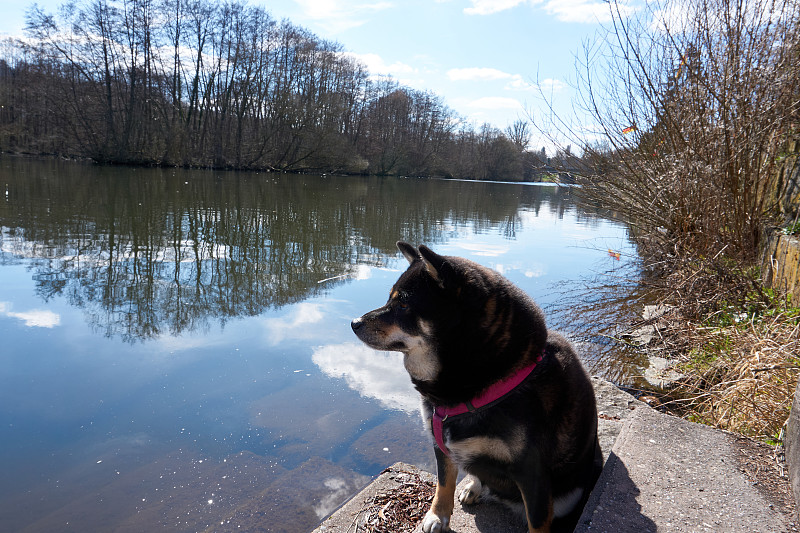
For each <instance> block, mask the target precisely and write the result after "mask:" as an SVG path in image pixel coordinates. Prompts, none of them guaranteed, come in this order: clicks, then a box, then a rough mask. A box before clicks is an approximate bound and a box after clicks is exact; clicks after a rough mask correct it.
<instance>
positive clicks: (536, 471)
mask: <svg viewBox="0 0 800 533" xmlns="http://www.w3.org/2000/svg"><path fill="white" fill-rule="evenodd" d="M519 472H520V475H519V476H518V477H517V476H515V477H514V481H515V483H516V484H517V487H518V488H519V491H520V493H521V494H522V503H523V504H525V517H526V518H527V519H528V532H529V533H550V525H551V524H552V522H553V495H552V493H551V488H550V479H549V478H548V477H547V474H546V473H545V470H544V469H543V468H542V467H541V464H537V465H536V466H535V467H533V468H523V469H520V470H519Z"/></svg>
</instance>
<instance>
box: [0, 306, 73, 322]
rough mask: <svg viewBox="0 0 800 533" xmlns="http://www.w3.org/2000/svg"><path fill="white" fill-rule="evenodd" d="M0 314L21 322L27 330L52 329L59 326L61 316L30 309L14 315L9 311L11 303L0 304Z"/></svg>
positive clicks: (42, 310)
mask: <svg viewBox="0 0 800 533" xmlns="http://www.w3.org/2000/svg"><path fill="white" fill-rule="evenodd" d="M0 314H2V315H6V316H8V317H11V318H17V319H19V320H22V321H23V322H25V325H26V326H28V327H29V328H53V327H55V326H58V325H59V324H61V315H58V314H56V313H54V312H52V311H48V310H46V309H32V310H30V311H23V312H21V313H15V312H12V311H11V303H9V302H0Z"/></svg>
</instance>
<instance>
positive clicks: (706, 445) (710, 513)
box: [575, 409, 791, 533]
mask: <svg viewBox="0 0 800 533" xmlns="http://www.w3.org/2000/svg"><path fill="white" fill-rule="evenodd" d="M735 439H736V438H735V437H734V436H733V435H731V434H729V433H725V432H722V431H718V430H715V429H712V428H710V427H707V426H702V425H699V424H694V423H692V422H688V421H686V420H683V419H680V418H677V417H673V416H669V415H665V414H662V413H659V412H657V411H654V410H652V409H637V410H636V411H635V412H634V413H633V414H632V415H631V417H630V418H629V420H628V421H627V422H626V424H625V427H624V428H623V430H622V432H621V433H620V435H619V438H618V439H617V441H616V442H615V443H614V447H613V448H612V450H611V455H610V457H609V459H608V461H607V462H606V466H605V468H604V469H603V473H602V474H601V476H600V479H599V480H598V482H597V485H595V489H594V491H593V492H592V495H591V497H590V499H589V502H588V503H587V505H586V508H585V509H584V512H583V516H581V520H580V522H579V524H578V527H577V528H576V530H575V531H576V532H581V533H584V532H590V531H598V532H607V531H614V532H619V533H628V532H630V533H643V532H644V533H647V532H656V531H691V532H701V531H708V532H719V531H731V532H733V531H737V532H738V531H748V532H764V533H766V532H778V531H788V530H790V529H791V527H790V525H789V524H787V523H785V522H784V517H783V516H782V515H781V514H780V512H778V511H777V510H774V509H772V506H771V505H770V504H769V503H768V502H767V501H766V500H765V499H764V498H763V496H762V495H761V494H760V493H759V492H758V491H757V490H756V488H755V487H754V486H753V484H752V483H751V482H750V481H748V479H746V477H745V475H744V474H743V473H742V471H741V469H740V467H739V465H738V462H737V460H736V454H735V450H734V445H735V442H734V441H735Z"/></svg>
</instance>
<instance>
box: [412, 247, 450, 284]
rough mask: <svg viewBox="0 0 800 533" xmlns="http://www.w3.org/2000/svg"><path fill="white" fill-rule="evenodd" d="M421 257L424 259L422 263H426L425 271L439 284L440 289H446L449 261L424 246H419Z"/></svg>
mask: <svg viewBox="0 0 800 533" xmlns="http://www.w3.org/2000/svg"><path fill="white" fill-rule="evenodd" d="M419 255H420V256H421V257H422V261H423V262H424V263H425V270H426V271H427V272H428V274H430V275H431V277H432V278H433V279H434V281H436V283H438V284H439V286H440V287H442V288H444V279H445V275H446V273H447V269H448V265H447V261H446V260H445V258H444V257H442V256H441V255H439V254H437V253H436V252H434V251H433V250H431V249H430V248H428V247H427V246H425V245H424V244H420V245H419Z"/></svg>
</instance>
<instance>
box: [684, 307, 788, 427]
mask: <svg viewBox="0 0 800 533" xmlns="http://www.w3.org/2000/svg"><path fill="white" fill-rule="evenodd" d="M680 329H682V330H683V331H682V333H681V335H683V336H685V337H686V341H687V344H690V345H692V346H693V348H691V349H689V350H685V351H683V352H682V353H680V354H679V355H678V356H677V361H678V364H677V367H678V368H679V369H680V370H681V371H682V372H683V373H685V374H686V376H687V377H686V379H685V380H684V381H683V382H682V383H681V384H680V385H679V386H678V388H677V389H676V390H675V391H674V393H675V395H676V397H677V398H678V399H675V400H673V402H672V405H673V406H674V407H676V408H677V409H678V410H679V411H682V414H683V415H684V416H686V417H687V418H689V419H690V420H694V421H697V422H701V423H704V424H707V425H710V426H714V427H718V428H721V429H726V430H729V431H733V432H736V433H741V434H743V435H748V436H751V437H756V438H761V439H772V438H775V437H776V436H777V435H778V434H779V432H780V430H781V428H782V427H783V425H784V423H785V422H786V420H787V418H788V417H789V411H790V410H791V407H792V401H793V398H794V392H795V388H796V386H797V379H798V370H800V366H799V365H798V363H800V359H798V348H800V337H798V331H799V330H800V326H798V323H797V320H796V319H794V318H790V317H787V316H786V315H785V314H779V315H777V316H775V317H772V318H769V319H762V320H759V321H756V320H750V321H749V322H746V323H739V324H734V325H730V326H727V327H714V328H712V327H697V326H695V325H693V324H691V323H686V324H683V325H682V326H680ZM676 333H678V331H674V332H672V334H673V335H674V334H676Z"/></svg>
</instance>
